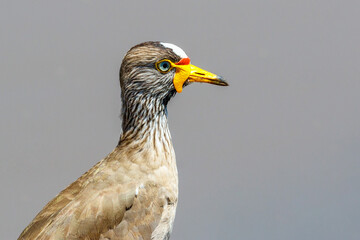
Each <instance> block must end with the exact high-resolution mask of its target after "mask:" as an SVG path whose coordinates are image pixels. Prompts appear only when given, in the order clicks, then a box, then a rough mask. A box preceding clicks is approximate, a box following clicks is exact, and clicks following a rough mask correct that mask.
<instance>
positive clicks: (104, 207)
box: [18, 41, 228, 240]
mask: <svg viewBox="0 0 360 240" xmlns="http://www.w3.org/2000/svg"><path fill="white" fill-rule="evenodd" d="M119 78H120V87H121V102H122V109H121V116H122V133H121V135H120V139H119V142H118V144H117V145H116V147H115V149H114V150H113V151H112V152H111V153H110V154H109V155H108V156H106V157H105V158H104V159H102V160H101V161H100V162H98V163H97V164H96V165H95V166H93V167H92V168H91V169H90V170H88V171H87V172H86V173H84V174H83V175H82V176H81V177H80V178H78V179H77V180H76V181H75V182H73V183H72V184H70V185H69V186H68V187H67V188H65V189H64V190H63V191H61V192H60V193H59V194H58V195H57V196H56V197H55V198H53V199H52V200H51V201H50V202H49V203H48V204H47V205H46V206H45V207H44V208H43V209H42V210H41V211H40V212H39V213H38V214H37V216H36V217H35V218H34V219H33V220H32V222H31V223H30V224H29V225H28V226H27V227H26V228H25V229H24V230H23V232H22V233H21V234H20V236H19V238H18V239H20V240H28V239H37V240H45V239H46V240H60V239H70V240H75V239H86V240H105V239H107V240H119V239H122V240H123V239H124V240H130V239H133V240H135V239H136V240H137V239H142V240H147V239H151V240H164V239H169V238H170V234H171V231H172V228H173V222H174V218H175V213H176V206H177V202H178V171H177V166H176V159H175V152H174V148H173V145H172V140H171V135H170V131H169V128H168V121H167V115H168V113H167V104H168V102H169V101H170V99H171V98H172V97H174V96H175V95H176V94H177V93H181V92H182V90H183V87H185V86H187V85H189V84H191V83H193V82H201V83H210V84H215V85H220V86H228V83H227V82H226V81H225V80H224V79H223V78H222V77H220V76H218V75H216V74H213V73H210V72H208V71H205V70H203V69H201V68H198V67H196V66H194V65H192V64H191V62H190V58H189V57H188V56H187V55H186V53H185V52H184V51H183V50H182V49H181V48H180V47H178V46H176V45H174V44H171V43H164V42H160V41H148V42H143V43H140V44H138V45H136V46H134V47H132V48H131V49H130V50H129V51H128V52H127V53H126V55H125V57H124V58H123V61H122V63H121V66H120V73H119Z"/></svg>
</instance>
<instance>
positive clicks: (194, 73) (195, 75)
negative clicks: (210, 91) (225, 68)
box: [174, 59, 229, 93]
mask: <svg viewBox="0 0 360 240" xmlns="http://www.w3.org/2000/svg"><path fill="white" fill-rule="evenodd" d="M188 61H189V62H190V59H189V60H188ZM174 67H175V68H176V72H175V77H174V86H175V89H176V91H177V92H178V93H180V92H182V87H183V85H184V83H185V82H186V80H189V82H202V83H210V84H215V85H219V86H228V85H229V84H228V83H227V82H226V81H225V80H224V79H223V78H222V77H221V76H219V75H216V74H213V73H211V72H208V71H205V70H203V69H201V68H198V67H196V66H194V65H192V64H189V63H188V64H182V61H180V62H179V63H177V64H174Z"/></svg>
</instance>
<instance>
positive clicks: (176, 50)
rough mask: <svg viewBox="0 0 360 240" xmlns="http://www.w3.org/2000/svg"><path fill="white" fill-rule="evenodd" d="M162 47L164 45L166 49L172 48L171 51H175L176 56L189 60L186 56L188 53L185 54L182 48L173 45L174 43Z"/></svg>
mask: <svg viewBox="0 0 360 240" xmlns="http://www.w3.org/2000/svg"><path fill="white" fill-rule="evenodd" d="M161 45H163V46H164V47H166V48H170V49H171V50H173V52H174V53H175V54H177V55H178V56H179V57H181V58H187V57H188V56H187V55H186V53H185V52H184V50H182V49H181V48H179V47H178V46H176V45H174V44H172V43H163V42H162V43H161Z"/></svg>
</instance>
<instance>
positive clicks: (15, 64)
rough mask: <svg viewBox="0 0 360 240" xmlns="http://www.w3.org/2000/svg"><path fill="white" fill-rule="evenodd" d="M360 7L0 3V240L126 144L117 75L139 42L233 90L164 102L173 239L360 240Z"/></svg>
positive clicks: (326, 0) (196, 89)
mask: <svg viewBox="0 0 360 240" xmlns="http://www.w3.org/2000/svg"><path fill="white" fill-rule="evenodd" d="M359 9H360V2H359V1H331V0H318V1H304V0H296V1H295V0H293V1H289V0H286V1H285V0H284V1H266V0H262V1H171V2H170V1H1V2H0V41H1V42H0V49H1V50H0V79H1V85H0V113H1V118H0V124H1V125H0V131H1V132H0V152H1V159H0V161H1V162H0V164H1V165H0V184H1V185H0V186H1V189H0V191H1V204H0V239H16V238H17V237H18V235H19V234H20V232H21V231H22V230H23V228H25V227H26V225H27V224H28V223H29V222H30V221H31V220H32V218H33V217H34V216H35V215H36V214H37V213H38V211H40V210H41V208H42V207H43V206H44V205H45V204H46V203H47V202H48V201H49V200H50V199H51V198H53V197H54V196H55V195H56V194H57V193H58V192H59V191H60V190H62V189H63V188H65V187H66V186H67V185H68V184H70V183H71V182H72V181H74V180H75V179H76V178H77V177H79V176H80V175H81V174H82V173H84V172H85V171H87V170H88V169H89V168H90V167H91V166H93V165H94V164H95V163H96V162H97V161H99V160H100V159H102V158H103V157H105V156H106V155H107V154H108V153H109V152H110V151H112V149H113V148H114V147H115V145H116V143H117V141H118V138H119V134H120V119H119V112H120V98H119V95H120V89H119V83H118V69H119V65H120V63H121V60H122V57H123V56H124V54H125V53H126V51H127V50H128V49H129V48H130V47H131V46H133V45H135V44H137V43H140V42H143V41H147V40H161V41H166V42H171V43H175V44H177V45H179V46H180V47H182V48H183V49H184V50H185V52H186V53H187V54H188V55H189V56H190V57H191V59H192V63H193V64H195V65H198V66H199V67H202V68H204V69H207V70H209V71H212V72H215V73H218V74H220V75H223V76H224V77H225V78H226V79H228V81H229V83H230V87H227V88H221V87H216V86H211V85H205V84H192V85H191V86H189V87H186V88H185V89H184V91H183V93H181V94H178V95H177V96H176V97H175V98H174V99H173V100H172V102H171V103H170V105H169V124H170V129H171V132H172V137H173V143H174V145H175V150H176V153H177V162H178V169H179V177H180V199H179V205H178V210H177V216H176V220H175V226H174V231H173V235H172V239H177V240H180V239H252V240H263V239H284V240H285V239H286V240H288V239H299V240H303V239H314V240H315V239H316V240H319V239H327V240H329V239H336V240H338V239H347V240H350V239H359V238H360V206H359V199H360V161H359V160H360V159H359V158H360V157H359V156H360V127H359V122H360V110H359V103H360V94H359V91H360V79H359V76H360V67H359V66H360V46H359V43H360V29H359V22H360V14H359Z"/></svg>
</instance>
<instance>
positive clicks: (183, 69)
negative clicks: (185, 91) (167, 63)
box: [173, 64, 191, 93]
mask: <svg viewBox="0 0 360 240" xmlns="http://www.w3.org/2000/svg"><path fill="white" fill-rule="evenodd" d="M175 67H176V72H175V76H174V80H173V82H174V86H175V90H176V91H177V92H178V93H181V92H182V87H183V85H184V83H185V81H186V80H187V79H188V78H189V76H190V72H191V70H190V64H188V65H175Z"/></svg>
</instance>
